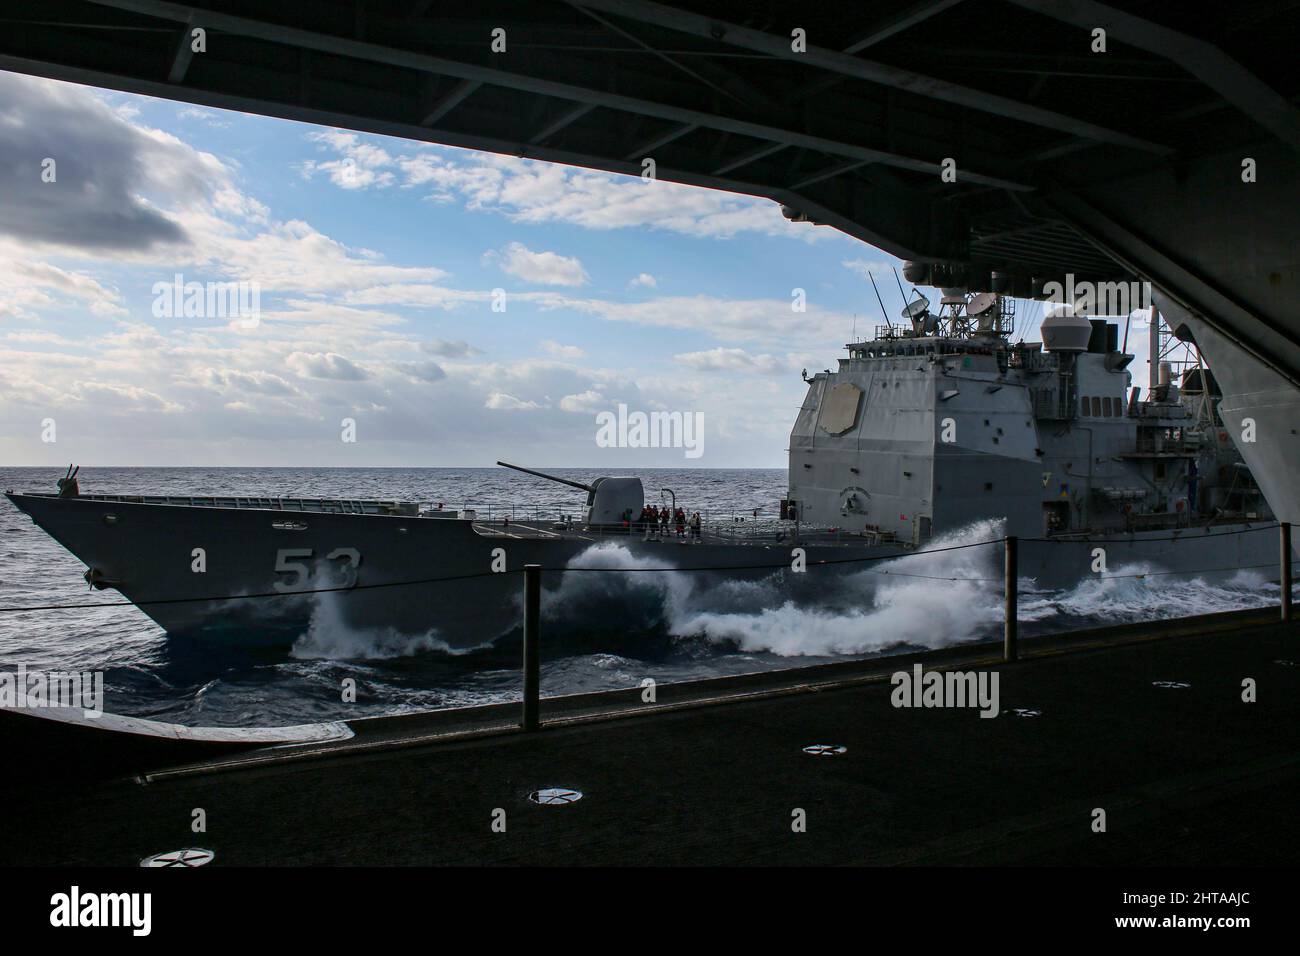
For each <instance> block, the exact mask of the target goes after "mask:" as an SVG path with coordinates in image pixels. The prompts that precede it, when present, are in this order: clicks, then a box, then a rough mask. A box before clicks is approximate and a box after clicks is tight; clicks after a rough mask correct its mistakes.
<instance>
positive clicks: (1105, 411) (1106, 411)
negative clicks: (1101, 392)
mask: <svg viewBox="0 0 1300 956" xmlns="http://www.w3.org/2000/svg"><path fill="white" fill-rule="evenodd" d="M1101 414H1102V415H1103V417H1105V418H1111V417H1113V416H1112V415H1111V413H1110V396H1109V395H1107V396H1105V397H1104V398H1103V399H1102V400H1101Z"/></svg>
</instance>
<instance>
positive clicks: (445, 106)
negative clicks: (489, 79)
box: [420, 80, 483, 126]
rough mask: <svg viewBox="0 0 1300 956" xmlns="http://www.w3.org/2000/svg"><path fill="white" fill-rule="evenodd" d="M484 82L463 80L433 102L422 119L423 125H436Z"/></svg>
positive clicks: (421, 123)
mask: <svg viewBox="0 0 1300 956" xmlns="http://www.w3.org/2000/svg"><path fill="white" fill-rule="evenodd" d="M482 85H483V84H482V83H479V82H476V81H474V80H461V81H460V82H459V83H457V84H456V85H455V86H454V87H452V88H451V90H449V91H448V92H447V94H446V95H445V96H444V97H442V99H440V100H438V101H437V102H436V103H434V104H433V107H432V108H431V109H430V110H429V113H428V115H427V116H425V117H424V119H422V120H420V125H421V126H434V125H436V124H437V122H438V121H439V120H440V119H442V118H443V117H444V116H446V115H447V114H448V113H450V112H451V111H452V110H454V109H455V108H456V107H457V106H459V105H460V104H461V103H463V102H464V101H465V100H466V99H467V98H468V97H469V96H470V95H471V94H472V93H473V92H474V91H475V90H477V89H478V88H479V87H480V86H482Z"/></svg>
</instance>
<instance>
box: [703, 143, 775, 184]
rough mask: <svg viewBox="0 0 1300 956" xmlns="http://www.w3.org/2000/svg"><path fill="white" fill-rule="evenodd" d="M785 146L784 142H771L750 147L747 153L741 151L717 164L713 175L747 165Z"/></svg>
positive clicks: (719, 174)
mask: <svg viewBox="0 0 1300 956" xmlns="http://www.w3.org/2000/svg"><path fill="white" fill-rule="evenodd" d="M785 148H786V146H785V144H784V143H772V144H770V145H768V146H760V147H759V148H758V149H751V150H750V151H749V152H748V153H741V154H740V155H739V156H737V157H736V158H735V159H732V160H730V161H729V162H727V163H724V164H723V165H721V166H719V167H718V168H717V169H715V170H714V171H713V175H715V176H721V175H723V174H724V173H729V172H731V171H732V170H733V169H739V168H740V167H741V166H748V165H749V164H750V163H756V162H758V161H759V160H760V159H764V158H765V157H768V156H771V155H772V154H773V153H779V152H780V151H781V150H783V149H785Z"/></svg>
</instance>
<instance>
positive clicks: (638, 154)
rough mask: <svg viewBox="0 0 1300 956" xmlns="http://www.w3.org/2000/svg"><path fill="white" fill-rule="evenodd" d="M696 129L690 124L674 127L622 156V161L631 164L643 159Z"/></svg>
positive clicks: (696, 127)
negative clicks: (633, 161)
mask: <svg viewBox="0 0 1300 956" xmlns="http://www.w3.org/2000/svg"><path fill="white" fill-rule="evenodd" d="M697 129H699V127H698V126H695V125H694V124H691V123H683V124H682V125H681V126H675V127H673V128H672V129H670V130H669V131H668V132H666V133H663V134H661V135H659V136H656V137H654V138H653V139H649V140H646V141H645V142H644V143H642V144H641V145H640V146H639V147H637V148H636V149H634V150H632V151H631V152H630V153H628V154H627V155H626V156H624V157H623V159H624V160H625V161H627V162H631V161H632V160H634V159H635V160H642V159H645V158H646V157H647V156H649V155H650V154H651V153H652V152H654V151H655V150H656V149H659V148H660V147H661V146H667V145H668V144H669V143H673V142H676V141H677V140H679V139H681V138H682V137H683V136H685V135H686V134H687V133H693V132H695V131H696V130H697Z"/></svg>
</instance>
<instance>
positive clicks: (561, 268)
mask: <svg viewBox="0 0 1300 956" xmlns="http://www.w3.org/2000/svg"><path fill="white" fill-rule="evenodd" d="M483 258H484V261H487V262H496V263H498V264H499V265H500V267H501V271H502V272H504V273H506V274H507V275H512V276H514V277H515V278H516V279H523V280H524V281H525V282H540V283H541V284H542V285H562V286H579V285H586V284H587V282H588V281H589V279H588V276H587V271H586V270H585V269H583V268H582V263H581V262H579V261H578V260H577V259H576V258H573V257H571V256H562V255H560V254H559V253H555V252H533V250H531V249H529V248H528V247H527V246H525V245H524V244H523V243H522V242H512V243H510V244H509V245H508V246H506V247H505V248H504V249H500V250H490V251H488V252H487V253H485V254H484V256H483Z"/></svg>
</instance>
